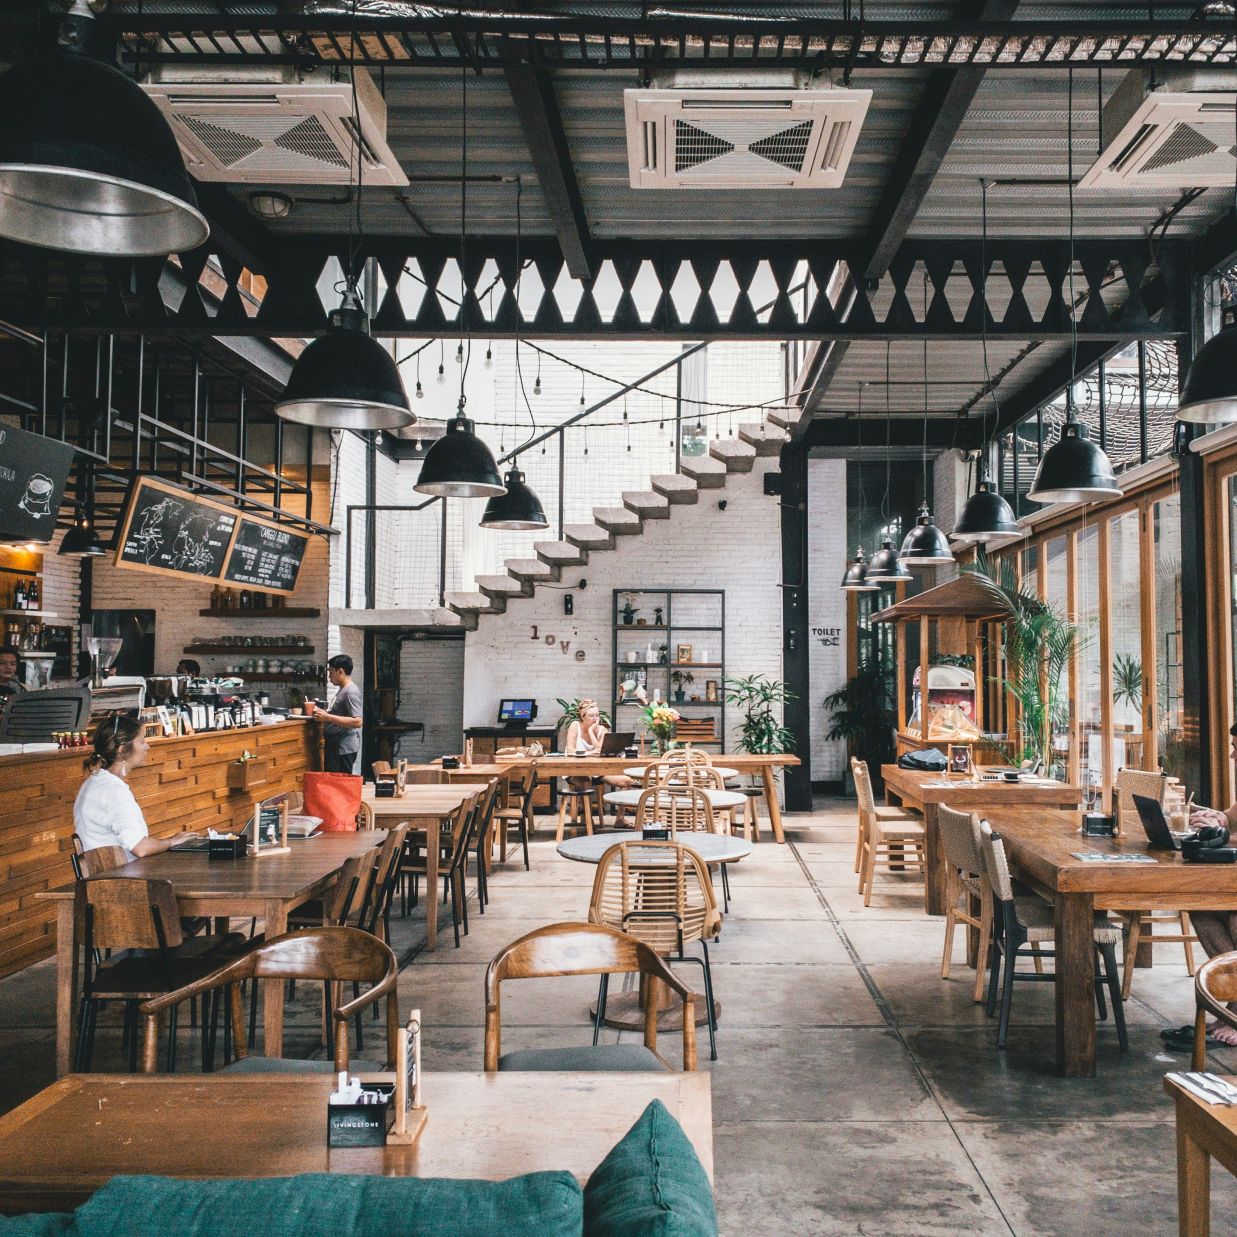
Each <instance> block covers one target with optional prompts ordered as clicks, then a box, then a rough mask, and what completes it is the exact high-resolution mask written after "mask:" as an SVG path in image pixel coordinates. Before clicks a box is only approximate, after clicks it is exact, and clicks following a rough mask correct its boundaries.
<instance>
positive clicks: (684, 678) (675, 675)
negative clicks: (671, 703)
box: [670, 670, 696, 704]
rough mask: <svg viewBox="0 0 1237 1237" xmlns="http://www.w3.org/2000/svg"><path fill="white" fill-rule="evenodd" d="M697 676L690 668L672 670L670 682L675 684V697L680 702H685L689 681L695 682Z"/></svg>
mask: <svg viewBox="0 0 1237 1237" xmlns="http://www.w3.org/2000/svg"><path fill="white" fill-rule="evenodd" d="M695 681H696V676H695V675H694V674H692V672H691V671H690V670H672V671H671V672H670V682H671V683H673V684H674V698H675V700H677V701H678V702H679V703H680V704H682V703H683V697H684V696H685V695H686V694H687V685H688V683H694V682H695Z"/></svg>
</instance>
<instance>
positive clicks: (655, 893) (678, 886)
mask: <svg viewBox="0 0 1237 1237" xmlns="http://www.w3.org/2000/svg"><path fill="white" fill-rule="evenodd" d="M646 793H647V792H646ZM588 920H589V923H603V924H606V925H607V926H609V927H611V928H617V929H618V930H619V931H621V932H626V933H628V934H629V935H630V936H634V937H635V938H636V939H637V940H640V941H643V942H644V943H645V944H646V945H648V946H649V948H650V949H652V950H654V951H655V952H656V953H657V954H658V955H659V956H660V957H662V958H673V959H674V960H676V961H679V962H694V963H696V964H698V965H699V966H700V968H701V970H702V971H703V973H704V998H705V1002H706V1004H707V1009H706V1013H707V1015H708V1027H709V1056H710V1058H711V1059H712V1060H714V1061H716V1060H717V1023H716V1018H715V1013H714V1006H713V973H712V970H711V968H710V966H709V946H708V942H709V941H715V940H717V938H718V936H720V935H721V930H722V914H721V911H720V910H719V909H718V906H717V898H716V895H715V894H714V892H713V882H712V880H711V878H710V877H709V869H708V868H707V867H706V866H705V863H704V860H703V859H701V858H700V856H699V855H698V854H696V852H695V851H694V850H691V849H689V848H688V847H686V846H684V845H683V844H682V843H680V842H636V841H632V842H617V843H615V845H613V846H612V847H610V849H609V850H608V851H606V853H605V854H604V855H602V857H601V861H600V862H599V863H598V864H597V873H596V876H595V877H594V878H593V894H592V897H591V898H590V899H589V908H588ZM696 941H699V942H700V948H701V952H702V954H703V957H700V958H697V957H696V956H695V955H692V954H687V953H686V952H685V950H686V947H687V946H688V945H690V944H693V943H694V942H696ZM606 989H607V981H606V980H604V979H603V980H602V982H601V991H600V993H599V994H598V1006H599V1009H600V1010H601V1015H600V1020H601V1021H604V1020H605V1005H606Z"/></svg>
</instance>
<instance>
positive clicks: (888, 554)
mask: <svg viewBox="0 0 1237 1237" xmlns="http://www.w3.org/2000/svg"><path fill="white" fill-rule="evenodd" d="M911 578H912V577H911V573H910V572H909V571H908V570H907V568H906V564H905V563H904V562H903V561H902V560H901V559H900V558H899V557H898V551H897V549H896V548H895V547H894V544H893V542H892V541H891V540H890V539H889V538H888V537H886V538H885V540H884V541H883V542H882V543H881V548H880V549H879V550H877V551H876V553H875V554H873V555H872V561H871V562H870V563H869V564H868V572H867V575H866V576H865V579H867V580H875V581H878V582H879V583H881V584H892V583H894V581H895V580H909V579H911Z"/></svg>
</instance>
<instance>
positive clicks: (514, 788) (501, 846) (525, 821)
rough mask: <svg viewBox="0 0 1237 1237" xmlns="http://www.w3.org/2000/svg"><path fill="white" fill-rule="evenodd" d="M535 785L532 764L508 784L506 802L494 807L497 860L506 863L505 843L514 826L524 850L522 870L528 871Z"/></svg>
mask: <svg viewBox="0 0 1237 1237" xmlns="http://www.w3.org/2000/svg"><path fill="white" fill-rule="evenodd" d="M536 785H537V770H536V768H535V767H534V766H533V765H529V766H528V768H527V769H525V770H524V772H523V773H522V774H521V775H520V780H519V781H518V782H516V783H514V784H508V787H507V797H506V802H504V803H502V804H499V805H498V806H496V807H495V808H494V831H495V833H497V835H498V861H499V863H506V861H507V845H508V843H509V842H510V840H511V830H512V829H513V828H514V829H515V831H516V837H517V838H518V839H519V841H520V845H521V847H522V848H523V850H524V871H526V872H527V871H528V835H529V834H530V833H532V831H533V790H534V789H535V788H536Z"/></svg>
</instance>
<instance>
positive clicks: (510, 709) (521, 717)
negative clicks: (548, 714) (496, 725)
mask: <svg viewBox="0 0 1237 1237" xmlns="http://www.w3.org/2000/svg"><path fill="white" fill-rule="evenodd" d="M536 716H537V702H536V701H535V700H503V701H500V702H499V705H498V720H499V721H500V722H502V723H503V724H504V725H507V726H522V725H524V724H525V723H527V722H531V721H532V720H533V718H534V717H536Z"/></svg>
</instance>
